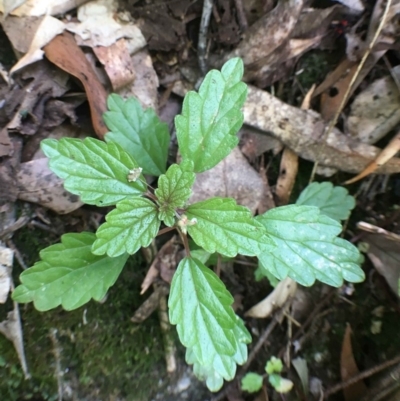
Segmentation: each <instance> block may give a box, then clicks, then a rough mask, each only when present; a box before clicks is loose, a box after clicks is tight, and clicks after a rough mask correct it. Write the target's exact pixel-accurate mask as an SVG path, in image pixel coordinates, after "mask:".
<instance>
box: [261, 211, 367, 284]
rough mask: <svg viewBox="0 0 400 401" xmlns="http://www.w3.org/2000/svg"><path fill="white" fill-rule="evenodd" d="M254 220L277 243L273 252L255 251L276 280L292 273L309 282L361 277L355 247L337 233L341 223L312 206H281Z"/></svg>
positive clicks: (336, 280)
mask: <svg viewBox="0 0 400 401" xmlns="http://www.w3.org/2000/svg"><path fill="white" fill-rule="evenodd" d="M257 220H258V221H259V222H260V223H262V224H263V225H264V227H265V228H266V231H267V233H268V234H269V236H270V237H271V238H272V239H273V241H274V242H275V243H276V245H277V246H276V249H275V250H274V251H273V252H272V253H262V254H260V255H258V258H259V261H260V263H261V266H262V268H263V269H265V270H268V271H269V272H271V273H272V274H273V275H274V276H275V277H277V278H278V279H279V280H283V279H284V278H286V277H287V276H288V277H291V278H292V279H293V280H295V281H297V282H298V283H300V284H302V285H306V286H310V285H312V284H313V283H314V282H315V280H316V279H318V280H320V281H322V282H324V283H326V284H329V285H332V286H335V287H339V286H341V285H342V284H343V279H345V280H347V281H351V282H360V281H362V280H364V277H365V276H364V272H363V271H362V269H361V268H360V266H359V263H358V262H359V257H360V254H359V251H358V249H357V248H356V247H355V246H353V245H352V244H350V243H349V242H348V241H345V240H343V239H341V238H336V236H337V235H338V234H339V233H340V232H341V225H340V224H339V223H338V222H336V221H335V220H333V219H331V218H329V217H328V216H325V215H324V214H321V212H320V210H319V208H317V207H314V206H298V205H290V206H282V207H277V208H275V209H272V210H269V211H268V212H267V213H265V214H263V215H262V216H258V217H257Z"/></svg>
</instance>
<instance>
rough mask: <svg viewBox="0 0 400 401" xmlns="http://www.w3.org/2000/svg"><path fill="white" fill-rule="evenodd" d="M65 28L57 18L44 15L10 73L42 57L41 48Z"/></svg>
mask: <svg viewBox="0 0 400 401" xmlns="http://www.w3.org/2000/svg"><path fill="white" fill-rule="evenodd" d="M64 29H65V25H64V23H63V22H61V21H60V20H58V19H57V18H54V17H51V16H50V15H45V16H44V17H43V18H42V19H41V21H40V23H39V25H38V27H37V30H36V32H35V33H34V35H33V37H32V41H31V43H30V45H29V49H28V52H27V53H26V54H25V55H24V56H23V57H22V58H21V59H20V60H19V61H18V62H17V64H15V65H14V66H13V67H12V68H11V70H10V73H11V74H13V73H14V72H15V71H18V70H19V69H21V68H23V67H25V66H27V65H29V64H32V63H34V62H35V61H38V60H41V59H42V58H43V54H44V51H43V50H42V48H43V47H44V46H45V45H47V44H48V43H49V42H50V41H51V40H52V39H53V38H54V37H55V36H57V35H58V34H60V33H62V32H63V31H64Z"/></svg>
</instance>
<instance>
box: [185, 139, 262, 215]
mask: <svg viewBox="0 0 400 401" xmlns="http://www.w3.org/2000/svg"><path fill="white" fill-rule="evenodd" d="M263 189H264V187H263V181H262V179H261V177H260V175H259V174H258V173H257V172H256V171H255V170H254V169H253V168H252V167H251V166H250V165H249V163H248V161H247V160H246V158H245V157H244V156H243V155H242V153H241V152H240V150H239V149H238V148H237V147H236V148H235V149H234V150H233V151H232V152H231V153H230V154H229V155H228V156H227V157H226V158H225V159H224V160H222V161H221V162H220V163H218V164H217V165H216V166H215V167H214V168H212V169H211V170H207V171H205V172H204V173H201V174H196V181H195V183H194V185H193V195H192V196H191V198H190V200H189V202H190V203H195V202H200V201H201V200H204V199H209V198H212V197H216V196H221V197H229V198H234V199H236V201H237V203H238V204H239V205H242V206H246V207H248V208H249V209H250V210H251V211H252V213H255V211H256V209H257V206H258V204H259V203H260V201H261V198H262V196H263V193H264V190H263Z"/></svg>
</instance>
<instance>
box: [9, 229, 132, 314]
mask: <svg viewBox="0 0 400 401" xmlns="http://www.w3.org/2000/svg"><path fill="white" fill-rule="evenodd" d="M95 239H96V237H95V235H94V234H92V233H87V232H83V233H80V234H65V235H63V236H62V237H61V243H59V244H55V245H51V246H49V247H48V248H46V249H44V250H42V251H41V252H40V257H41V259H42V260H41V261H40V262H37V263H35V265H34V266H33V267H31V268H29V269H27V270H25V271H24V272H23V273H22V274H21V276H20V279H21V283H22V284H21V285H19V286H18V287H17V288H16V289H15V291H14V292H13V295H12V298H13V299H14V301H16V302H21V303H26V302H32V301H33V303H34V305H35V308H36V309H38V310H40V311H46V310H49V309H53V308H55V307H57V306H59V305H61V306H62V307H63V308H64V309H65V310H72V309H76V308H79V307H80V306H82V305H84V304H85V303H87V302H89V300H90V299H91V298H93V299H94V300H96V301H100V300H101V299H102V298H104V296H105V295H106V293H107V291H108V289H109V288H110V287H111V286H112V285H113V284H114V283H115V281H116V280H117V278H118V276H119V274H120V273H121V270H122V268H123V267H124V265H125V262H126V260H127V258H128V255H127V254H124V255H121V256H119V257H117V258H109V257H108V256H96V255H93V254H92V252H91V248H92V244H93V241H94V240H95Z"/></svg>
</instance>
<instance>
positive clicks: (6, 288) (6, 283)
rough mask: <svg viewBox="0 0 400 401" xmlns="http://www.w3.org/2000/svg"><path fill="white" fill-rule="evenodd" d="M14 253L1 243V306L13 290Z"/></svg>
mask: <svg viewBox="0 0 400 401" xmlns="http://www.w3.org/2000/svg"><path fill="white" fill-rule="evenodd" d="M13 258H14V252H13V250H12V249H10V248H7V247H5V246H2V243H1V241H0V304H4V303H5V302H6V301H7V298H8V293H9V292H10V288H11V283H12V281H11V269H12V265H13Z"/></svg>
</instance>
